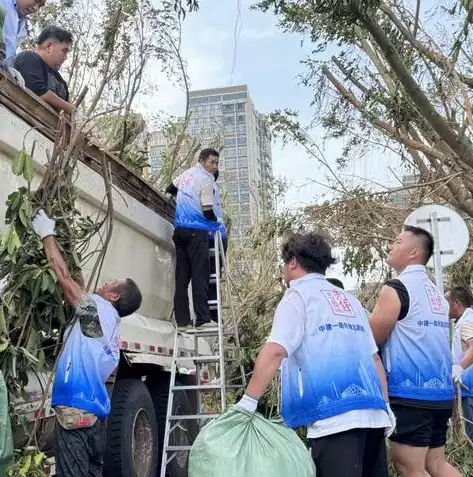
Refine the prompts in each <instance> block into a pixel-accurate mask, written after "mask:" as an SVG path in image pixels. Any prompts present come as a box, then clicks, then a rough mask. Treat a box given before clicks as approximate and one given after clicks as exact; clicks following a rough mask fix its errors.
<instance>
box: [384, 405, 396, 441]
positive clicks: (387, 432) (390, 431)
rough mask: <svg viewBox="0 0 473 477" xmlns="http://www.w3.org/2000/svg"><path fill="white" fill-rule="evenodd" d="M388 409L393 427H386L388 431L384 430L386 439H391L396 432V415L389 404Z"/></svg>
mask: <svg viewBox="0 0 473 477" xmlns="http://www.w3.org/2000/svg"><path fill="white" fill-rule="evenodd" d="M386 408H387V411H388V416H389V421H390V422H391V425H390V426H389V427H386V429H385V430H384V435H385V436H386V437H390V436H391V435H392V434H393V432H394V431H395V430H396V416H395V415H394V412H393V410H392V409H391V406H390V405H389V403H388V402H387V403H386Z"/></svg>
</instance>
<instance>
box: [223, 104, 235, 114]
mask: <svg viewBox="0 0 473 477" xmlns="http://www.w3.org/2000/svg"><path fill="white" fill-rule="evenodd" d="M222 109H223V112H224V113H228V112H229V111H234V110H235V105H234V104H224V105H223V108H222Z"/></svg>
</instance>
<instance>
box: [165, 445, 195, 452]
mask: <svg viewBox="0 0 473 477" xmlns="http://www.w3.org/2000/svg"><path fill="white" fill-rule="evenodd" d="M191 449H192V446H167V447H166V451H171V452H179V451H190V450H191Z"/></svg>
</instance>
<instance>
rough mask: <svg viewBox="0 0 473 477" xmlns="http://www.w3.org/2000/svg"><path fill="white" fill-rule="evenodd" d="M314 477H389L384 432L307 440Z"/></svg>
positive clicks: (355, 431) (359, 431)
mask: <svg viewBox="0 0 473 477" xmlns="http://www.w3.org/2000/svg"><path fill="white" fill-rule="evenodd" d="M309 441H310V446H311V449H312V458H313V459H314V462H315V467H316V469H317V477H388V460H387V452H386V442H385V440H384V429H353V430H350V431H346V432H340V433H339V434H333V435H331V436H327V437H321V438H319V439H309Z"/></svg>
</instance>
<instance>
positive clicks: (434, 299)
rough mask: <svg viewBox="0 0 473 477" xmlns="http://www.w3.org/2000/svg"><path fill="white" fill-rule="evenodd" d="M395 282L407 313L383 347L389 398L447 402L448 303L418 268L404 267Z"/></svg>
mask: <svg viewBox="0 0 473 477" xmlns="http://www.w3.org/2000/svg"><path fill="white" fill-rule="evenodd" d="M397 279H398V280H399V281H401V282H402V284H403V285H404V286H405V287H406V290H407V292H408V294H409V311H408V313H407V315H406V316H405V317H404V318H403V319H402V320H399V321H398V322H397V323H396V325H395V326H394V328H393V330H392V331H391V334H390V335H389V337H388V339H387V340H386V344H385V346H383V362H384V366H385V368H386V376H387V380H388V392H389V397H397V398H405V399H414V400H415V399H417V400H424V401H448V400H451V399H452V398H453V386H452V357H451V354H450V344H449V321H448V302H447V300H446V299H445V298H444V297H443V295H442V294H441V293H440V292H439V290H438V289H437V287H436V286H435V285H434V284H433V283H432V281H431V280H430V278H429V277H428V275H427V272H426V270H425V267H424V266H422V265H410V266H408V267H407V268H406V269H405V270H404V271H403V272H402V273H401V274H400V275H399V276H398V277H397Z"/></svg>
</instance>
